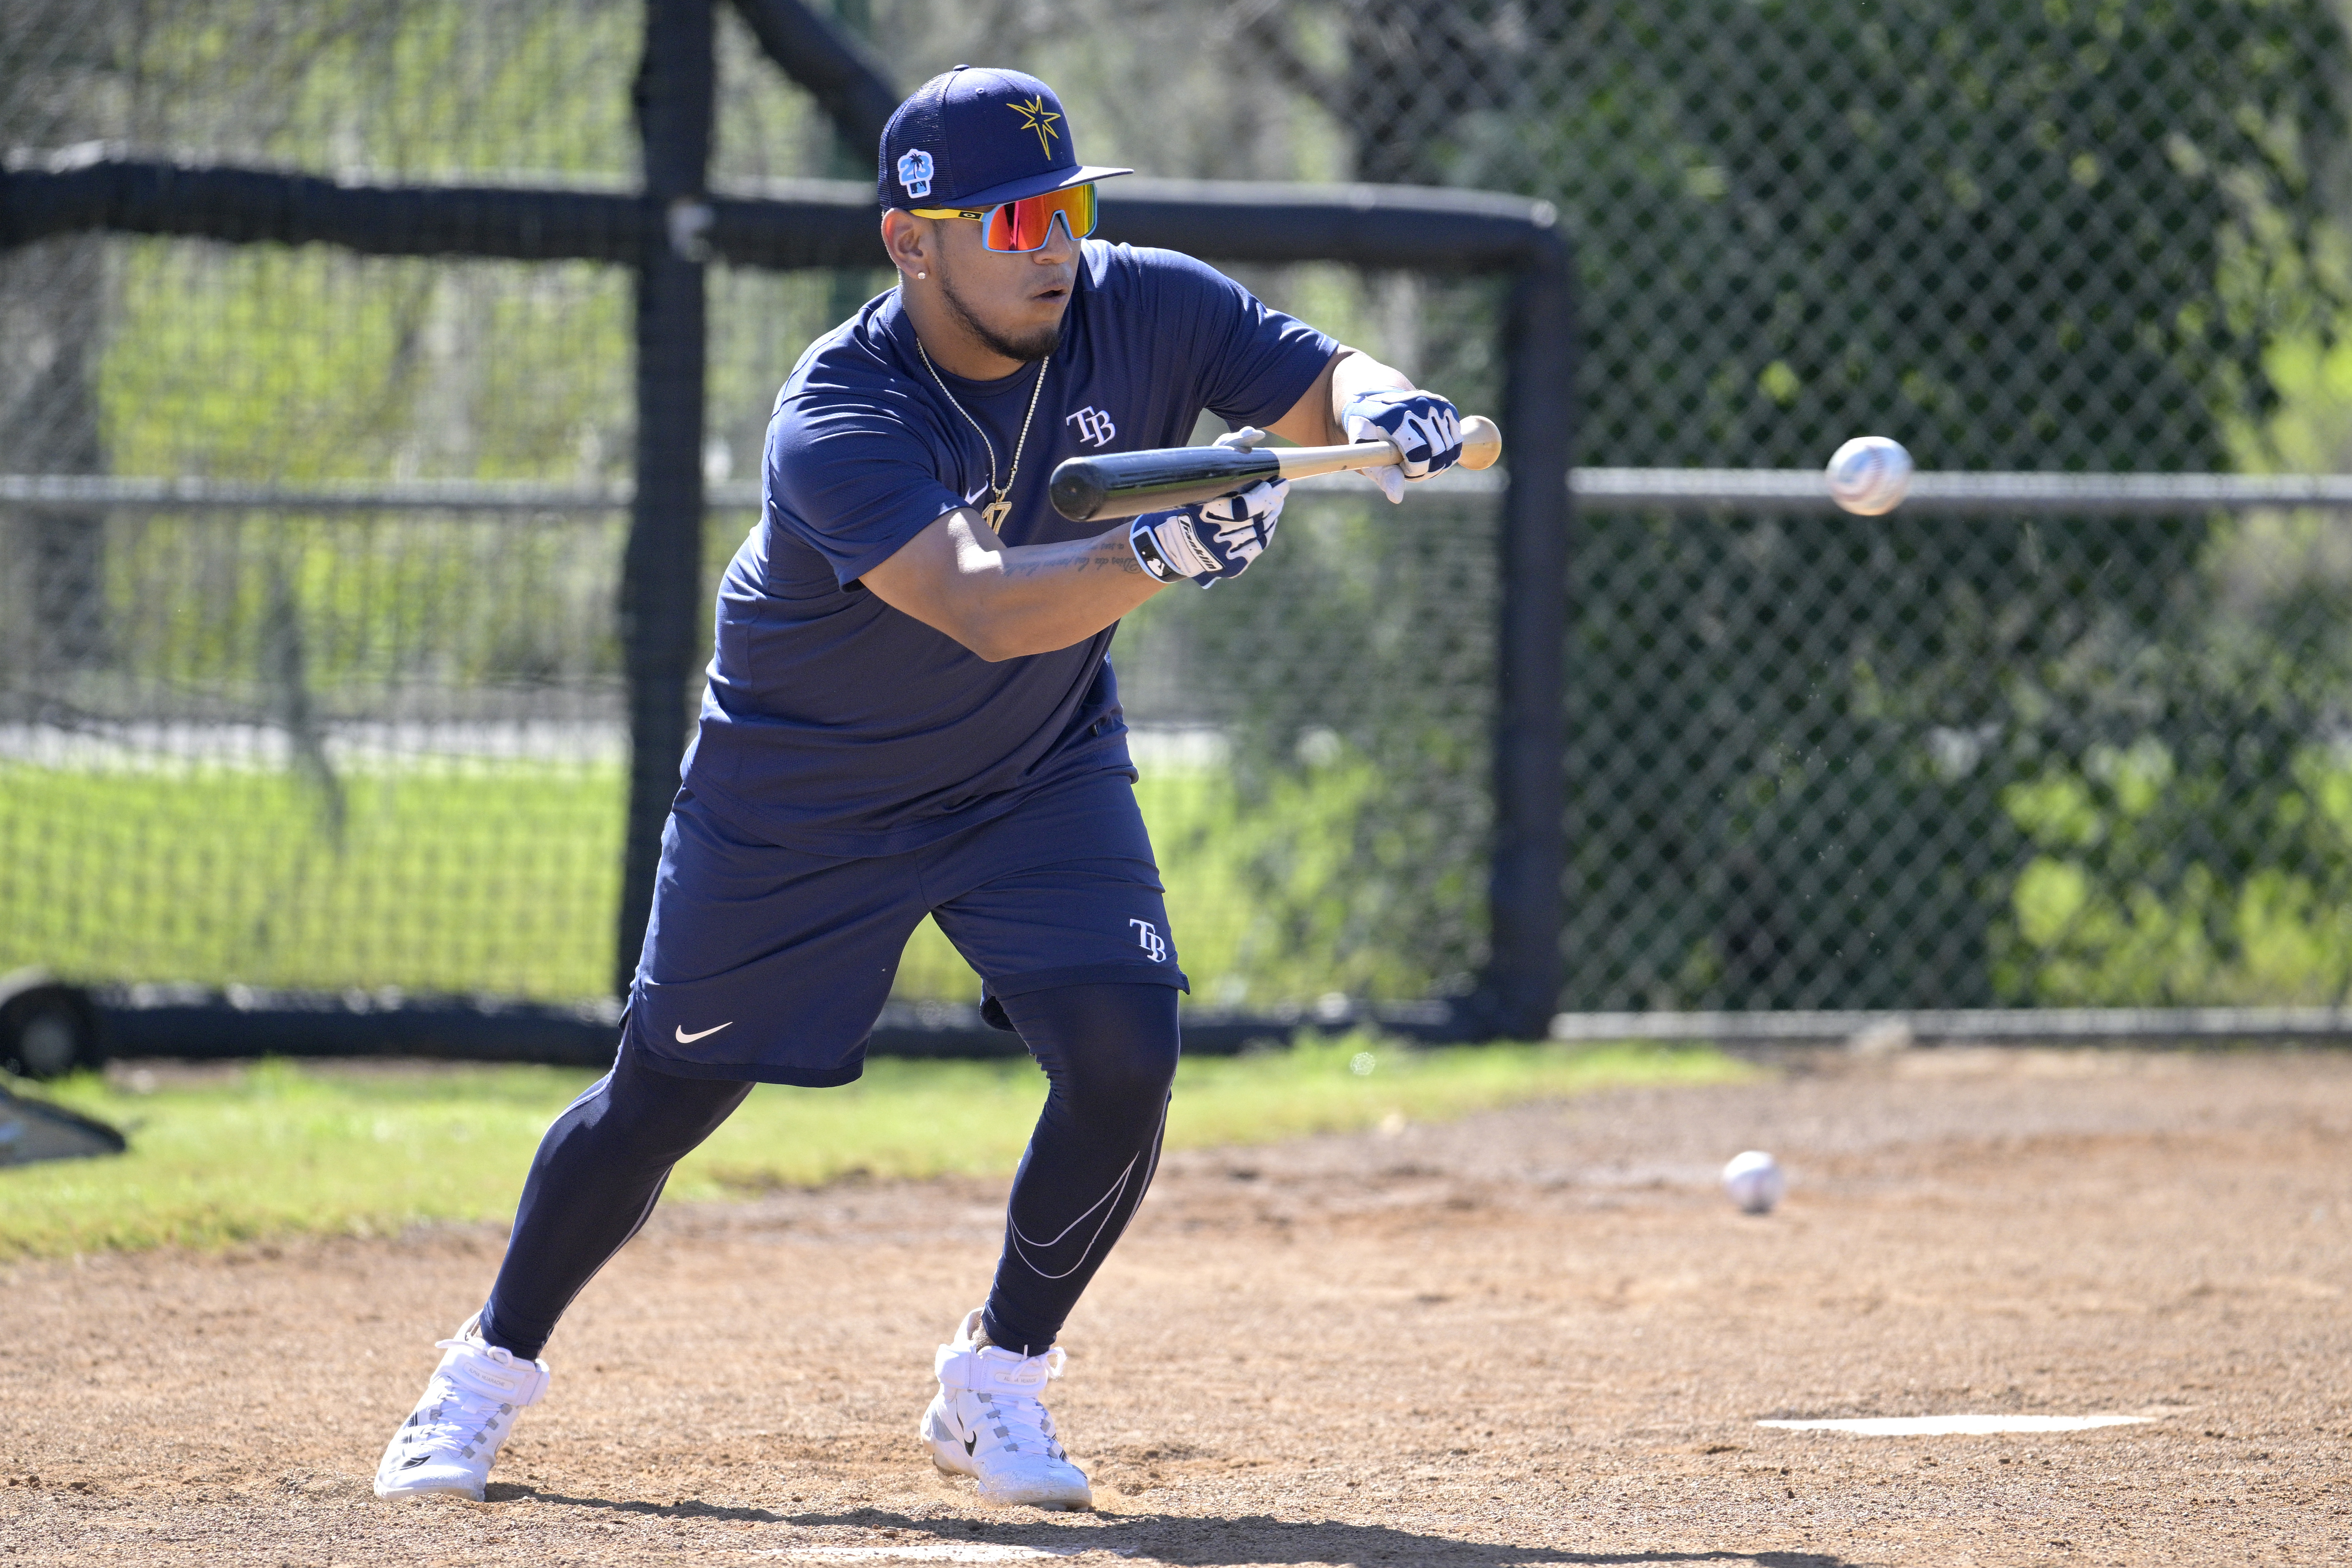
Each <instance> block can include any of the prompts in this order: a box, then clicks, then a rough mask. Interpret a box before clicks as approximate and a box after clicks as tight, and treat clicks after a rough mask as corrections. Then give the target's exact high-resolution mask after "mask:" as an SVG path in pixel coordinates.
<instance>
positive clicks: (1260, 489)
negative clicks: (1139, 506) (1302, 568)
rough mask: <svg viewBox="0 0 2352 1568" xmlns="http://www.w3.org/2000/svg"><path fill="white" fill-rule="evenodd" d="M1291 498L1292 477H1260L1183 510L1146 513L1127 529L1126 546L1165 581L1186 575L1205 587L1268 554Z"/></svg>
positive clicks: (1236, 573) (1171, 580)
mask: <svg viewBox="0 0 2352 1568" xmlns="http://www.w3.org/2000/svg"><path fill="white" fill-rule="evenodd" d="M1289 495H1290V481H1289V480H1288V479H1261V480H1260V481H1259V482H1257V483H1256V484H1254V485H1252V486H1250V488H1249V489H1245V490H1239V491H1236V492H1234V494H1232V495H1226V496H1219V497H1218V498H1217V499H1216V500H1208V501H1202V502H1201V504H1200V505H1198V506H1188V507H1185V508H1184V509H1182V510H1180V511H1154V512H1147V513H1145V514H1144V515H1143V516H1141V517H1139V518H1137V519H1136V520H1135V521H1134V522H1133V523H1131V524H1129V527H1128V531H1127V542H1128V544H1129V547H1130V548H1131V549H1133V550H1134V552H1135V559H1136V561H1137V562H1138V563H1139V564H1140V565H1141V566H1142V567H1143V569H1144V570H1145V571H1146V572H1149V573H1150V574H1152V575H1153V576H1154V577H1157V578H1159V579H1160V581H1161V582H1162V583H1173V582H1174V581H1175V580H1176V579H1177V578H1179V577H1183V578H1188V579H1190V580H1191V581H1192V582H1195V583H1198V584H1201V586H1202V587H1203V588H1206V587H1209V586H1211V585H1212V584H1215V583H1217V582H1219V581H1221V580H1222V579H1223V578H1226V577H1238V576H1240V575H1241V574H1243V573H1244V572H1246V571H1248V570H1249V564H1250V563H1251V562H1253V561H1255V560H1256V559H1257V558H1258V557H1259V556H1260V555H1262V554H1264V553H1265V547H1266V546H1267V545H1269V544H1271V543H1273V542H1274V526H1275V523H1276V521H1279V520H1280V518H1281V516H1282V503H1283V501H1284V500H1286V499H1287V498H1288V497H1289Z"/></svg>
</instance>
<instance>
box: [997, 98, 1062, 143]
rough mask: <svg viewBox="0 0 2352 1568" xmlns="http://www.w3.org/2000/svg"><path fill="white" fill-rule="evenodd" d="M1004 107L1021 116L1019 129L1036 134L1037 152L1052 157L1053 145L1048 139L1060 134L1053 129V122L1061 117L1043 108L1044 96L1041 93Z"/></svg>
mask: <svg viewBox="0 0 2352 1568" xmlns="http://www.w3.org/2000/svg"><path fill="white" fill-rule="evenodd" d="M1004 107H1005V108H1007V109H1009V110H1013V113H1015V114H1017V115H1019V116H1021V129H1023V130H1024V131H1034V132H1036V133H1037V150H1038V151H1039V152H1041V153H1045V156H1047V157H1048V158H1050V157H1052V156H1053V155H1054V144H1053V142H1052V141H1051V140H1050V138H1052V137H1055V136H1059V135H1060V134H1061V132H1058V131H1056V130H1055V129H1054V121H1056V120H1059V119H1061V118H1062V117H1061V116H1060V115H1058V114H1056V113H1055V112H1054V111H1053V110H1050V109H1048V108H1046V107H1045V96H1044V95H1043V94H1042V93H1041V94H1040V95H1038V96H1037V97H1035V98H1033V99H1031V100H1029V101H1028V102H1026V103H1008V104H1006V105H1005V106H1004Z"/></svg>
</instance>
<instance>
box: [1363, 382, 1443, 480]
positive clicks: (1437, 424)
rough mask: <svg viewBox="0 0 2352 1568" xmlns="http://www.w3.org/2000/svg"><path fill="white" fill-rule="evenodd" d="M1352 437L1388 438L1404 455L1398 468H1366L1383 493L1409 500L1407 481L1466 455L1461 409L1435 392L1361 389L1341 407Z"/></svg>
mask: <svg viewBox="0 0 2352 1568" xmlns="http://www.w3.org/2000/svg"><path fill="white" fill-rule="evenodd" d="M1339 424H1340V426H1341V427H1342V428H1344V429H1345V430H1346V431H1347V432H1348V439H1349V440H1350V441H1386V442H1387V443H1388V444H1389V445H1390V446H1391V447H1395V448H1396V449H1397V455H1398V457H1399V458H1402V461H1401V462H1400V463H1398V464H1397V466H1396V467H1394V468H1366V469H1364V470H1363V471H1364V472H1365V473H1368V474H1370V475H1371V476H1372V482H1373V483H1375V484H1377V485H1379V486H1380V487H1381V494H1383V495H1385V496H1387V497H1388V498H1389V500H1391V501H1401V500H1404V486H1405V481H1406V480H1407V479H1427V478H1429V476H1430V475H1432V474H1433V473H1436V472H1437V471H1438V470H1439V469H1441V468H1452V467H1453V466H1454V464H1455V463H1456V462H1458V461H1460V459H1461V457H1462V413H1461V410H1459V409H1457V408H1455V407H1454V405H1452V404H1451V403H1448V402H1447V401H1445V399H1444V398H1442V397H1440V396H1438V395H1437V394H1435V393H1433V392H1396V391H1391V390H1383V391H1380V392H1360V393H1358V394H1356V395H1355V396H1353V397H1351V398H1349V399H1348V403H1347V406H1346V407H1344V408H1342V409H1340V410H1339Z"/></svg>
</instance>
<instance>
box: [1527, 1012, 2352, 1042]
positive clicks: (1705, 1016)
mask: <svg viewBox="0 0 2352 1568" xmlns="http://www.w3.org/2000/svg"><path fill="white" fill-rule="evenodd" d="M1551 1037H1552V1038H1553V1039H1555V1040H1569V1041H1582V1042H1599V1041H1615V1040H1685V1041H1709V1042H1714V1043H1717V1044H1720V1045H1749V1046H1754V1045H1839V1044H1864V1045H1866V1044H1869V1043H1871V1042H1874V1041H1881V1042H1885V1043H1888V1044H1901V1043H1905V1042H1906V1041H1916V1042H1918V1043H1921V1044H1942V1045H2034V1044H2047V1045H2095V1044H2099V1043H2102V1042H2105V1043H2107V1044H2114V1045H2128V1044H2131V1043H2133V1042H2135V1041H2143V1042H2147V1043H2149V1044H2163V1043H2180V1042H2191V1041H2199V1040H2212V1041H2227V1040H2243V1041H2295V1040H2308V1041H2314V1042H2320V1041H2341V1040H2352V1007H1983V1008H1974V1007H1970V1008H1945V1009H1933V1008H1930V1009H1922V1010H1920V1011H1917V1012H1909V1013H1905V1012H1793V1011H1792V1012H1779V1013H1767V1012H1756V1013H1562V1014H1560V1015H1559V1016H1558V1017H1556V1018H1554V1019H1553V1020H1552V1021H1551Z"/></svg>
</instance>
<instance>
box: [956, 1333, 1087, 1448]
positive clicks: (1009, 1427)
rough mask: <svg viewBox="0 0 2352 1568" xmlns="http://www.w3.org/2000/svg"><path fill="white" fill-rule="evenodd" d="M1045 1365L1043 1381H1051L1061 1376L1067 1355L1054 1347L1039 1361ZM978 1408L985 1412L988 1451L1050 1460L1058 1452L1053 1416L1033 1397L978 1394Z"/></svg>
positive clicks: (1056, 1346) (983, 1425)
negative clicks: (1004, 1450) (1007, 1449)
mask: <svg viewBox="0 0 2352 1568" xmlns="http://www.w3.org/2000/svg"><path fill="white" fill-rule="evenodd" d="M1038 1359H1040V1360H1042V1361H1043V1362H1045V1378H1046V1381H1047V1382H1049V1383H1050V1382H1051V1381H1053V1380H1054V1379H1055V1378H1057V1377H1059V1376H1061V1375H1062V1368H1063V1367H1064V1365H1066V1363H1068V1361H1069V1359H1070V1352H1067V1351H1066V1350H1064V1349H1063V1348H1062V1347H1061V1346H1059V1345H1055V1347H1054V1348H1053V1349H1052V1350H1049V1351H1047V1352H1045V1354H1044V1355H1043V1356H1042V1357H1040V1358H1038ZM975 1397H977V1398H978V1399H979V1400H980V1403H981V1407H982V1409H983V1410H985V1411H987V1412H988V1419H987V1420H986V1421H985V1422H983V1423H982V1430H983V1431H984V1432H986V1433H987V1435H988V1436H989V1438H990V1442H989V1447H990V1448H991V1449H1001V1448H1003V1447H1007V1446H1011V1447H1014V1448H1015V1449H1016V1450H1017V1451H1018V1452H1020V1453H1023V1454H1036V1455H1040V1456H1052V1455H1056V1454H1059V1453H1060V1452H1061V1445H1060V1444H1059V1443H1057V1442H1055V1440H1054V1414H1053V1412H1052V1411H1050V1410H1047V1409H1046V1408H1045V1405H1043V1404H1041V1403H1039V1401H1038V1399H1037V1396H1036V1395H1034V1394H978V1395H976V1396H975Z"/></svg>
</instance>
